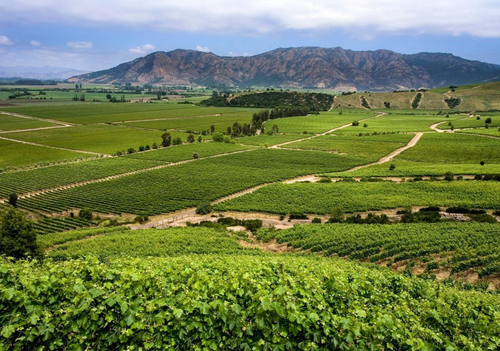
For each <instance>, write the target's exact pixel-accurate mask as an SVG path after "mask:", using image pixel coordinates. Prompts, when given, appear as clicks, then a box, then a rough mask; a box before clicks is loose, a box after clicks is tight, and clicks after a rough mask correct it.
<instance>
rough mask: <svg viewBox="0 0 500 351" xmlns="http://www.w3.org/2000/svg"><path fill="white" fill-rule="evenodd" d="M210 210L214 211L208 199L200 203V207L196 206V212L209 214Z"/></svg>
mask: <svg viewBox="0 0 500 351" xmlns="http://www.w3.org/2000/svg"><path fill="white" fill-rule="evenodd" d="M210 212H212V205H211V204H210V202H208V201H206V202H202V203H200V204H199V205H198V207H196V214H201V215H204V214H209V213H210Z"/></svg>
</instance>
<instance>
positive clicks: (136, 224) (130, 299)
mask: <svg viewBox="0 0 500 351" xmlns="http://www.w3.org/2000/svg"><path fill="white" fill-rule="evenodd" d="M61 85H63V83H61ZM109 88H110V89H111V88H113V87H109ZM96 89H97V88H96ZM113 89H119V88H118V87H114V88H113ZM158 89H159V88H158ZM162 89H167V90H168V91H169V93H168V94H169V95H168V101H166V100H167V99H166V98H165V100H163V101H161V97H162V96H165V95H164V94H162V92H158V95H157V94H156V93H155V90H154V87H151V88H150V89H149V90H150V91H149V93H148V94H132V92H131V93H130V94H129V95H130V96H133V95H138V97H139V98H141V99H142V98H145V97H147V98H148V99H149V98H152V100H151V101H149V102H146V101H147V100H146V101H144V102H142V103H111V102H109V103H107V102H102V103H101V102H92V103H90V102H89V103H87V102H74V103H71V102H70V101H69V100H67V101H54V102H47V103H44V102H40V101H27V100H28V99H24V100H25V101H23V102H19V101H17V100H16V101H13V102H12V105H14V106H11V107H5V111H6V112H15V113H19V114H22V115H26V116H33V117H35V119H29V118H21V117H15V116H12V115H6V114H5V115H4V114H0V132H1V135H0V148H1V150H2V151H1V152H0V200H1V201H0V351H4V350H5V351H7V350H19V351H21V350H59V349H64V350H167V349H168V350H170V349H171V350H219V349H220V350H367V351H368V350H443V351H452V350H497V349H500V337H499V335H500V294H499V292H500V224H499V222H500V201H499V198H500V197H499V194H500V181H499V180H500V153H499V152H498V150H499V140H498V137H500V134H499V131H498V120H500V119H499V118H500V117H499V116H500V113H499V112H494V111H490V112H481V111H476V110H474V111H473V110H471V111H466V112H467V113H462V112H459V111H456V112H455V111H449V110H447V106H446V103H445V102H444V98H445V97H446V98H448V97H452V98H453V99H460V101H461V103H460V105H458V107H455V108H456V109H457V110H458V109H462V108H464V106H470V105H471V104H473V100H472V99H471V98H469V97H468V95H467V94H469V93H470V94H472V93H473V92H474V91H480V90H481V89H482V88H481V87H480V86H474V87H473V88H471V87H469V88H466V87H463V88H462V87H458V88H456V92H455V91H453V92H449V90H448V88H444V89H445V90H442V91H441V90H439V89H437V90H436V91H432V92H429V91H424V90H421V91H405V92H398V93H371V92H362V93H360V94H357V93H346V94H342V95H340V94H339V95H337V96H336V97H335V103H334V98H333V95H329V94H316V93H309V92H307V93H299V92H294V91H291V92H288V91H287V92H285V91H278V90H279V89H280V88H273V89H271V88H269V91H264V92H257V93H255V92H250V90H249V91H248V92H247V91H245V92H243V93H242V92H241V91H238V90H237V88H235V89H234V92H233V90H228V91H227V92H226V91H222V90H219V88H215V87H214V88H191V89H189V88H186V87H183V88H182V89H178V90H179V91H175V89H174V88H169V87H165V86H164V87H163V88H162ZM228 89H229V88H228ZM274 89H276V90H274ZM472 89H474V90H472ZM151 90H153V93H152V92H151ZM304 90H305V89H304ZM103 91H104V90H103ZM188 91H189V94H188ZM200 91H203V93H200ZM236 91H238V92H236ZM313 91H322V90H320V89H314V90H313ZM324 91H327V90H324ZM64 93H66V94H67V92H62V91H61V92H56V91H49V94H64ZM163 93H165V94H167V92H163ZM170 93H172V95H170ZM493 93H495V92H493ZM493 93H492V94H493ZM92 94H94V93H92ZM99 94H100V93H97V92H96V93H95V96H98V95H99ZM190 94H192V95H193V98H192V99H191V98H190V97H189V96H190ZM470 94H469V95H470ZM496 94H497V93H496ZM176 95H182V96H183V97H182V98H180V96H176ZM54 96H55V95H54ZM210 96H212V98H211V99H209V101H205V102H204V103H203V104H196V102H200V101H201V100H203V99H206V98H209V97H210ZM470 96H472V95H470ZM488 96H489V95H488ZM128 97H129V96H128V95H127V98H128ZM361 97H363V98H362V99H361ZM33 99H34V100H39V97H37V96H33ZM188 99H189V101H187V100H188ZM412 102H413V106H412ZM362 103H363V104H364V105H366V106H367V107H369V109H361V108H360V107H361V104H362ZM9 104H10V103H9ZM207 104H212V105H218V106H205V105H207ZM16 105H17V106H16ZM235 106H236V107H235ZM491 106H496V105H495V104H491ZM277 107H283V108H281V109H280V108H277ZM398 107H399V108H401V107H405V108H406V110H398V109H397V108H398ZM412 107H413V108H412ZM263 108H264V109H267V108H274V110H272V111H268V110H262V109H263ZM428 108H430V109H433V108H434V110H425V109H428ZM439 109H442V110H439ZM2 110H4V108H3V107H2ZM308 111H309V114H307V112H308ZM472 113H475V114H474V115H472ZM477 115H479V119H478V118H477ZM271 116H272V117H277V118H275V119H271ZM293 116H297V117H293ZM37 118H38V119H37ZM488 118H489V120H488V123H486V121H487V119H488ZM44 119H46V120H44ZM57 121H63V122H64V123H66V124H68V123H70V124H69V125H65V126H61V127H58V128H49V129H38V128H43V127H50V126H54V125H55V123H57ZM235 122H238V123H239V125H238V124H237V123H236V124H234V123H235ZM440 122H442V123H440ZM249 123H253V125H252V127H251V128H249V125H248V124H249ZM243 124H246V125H245V126H244V125H243ZM461 128H465V129H461ZM467 128H472V129H467ZM18 129H28V130H26V131H16V130H18ZM442 129H446V132H443V130H442ZM452 129H453V130H452ZM14 131H15V132H14ZM166 132H168V133H169V134H170V135H168V134H166ZM164 133H165V134H164ZM6 137H7V138H10V140H6V139H5V138H6ZM2 138H4V139H2ZM13 208H17V209H16V210H14V209H13ZM31 221H33V223H31Z"/></svg>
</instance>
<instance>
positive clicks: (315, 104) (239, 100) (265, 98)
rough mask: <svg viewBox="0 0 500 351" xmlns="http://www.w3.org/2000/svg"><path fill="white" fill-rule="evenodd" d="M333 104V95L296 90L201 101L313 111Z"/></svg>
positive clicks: (208, 103)
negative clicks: (296, 107)
mask: <svg viewBox="0 0 500 351" xmlns="http://www.w3.org/2000/svg"><path fill="white" fill-rule="evenodd" d="M332 104H333V95H329V94H318V93H298V92H262V93H255V94H243V95H239V96H236V97H234V98H231V99H227V97H221V96H218V97H212V98H211V99H208V100H205V101H203V102H202V105H205V106H240V107H260V108H273V107H295V106H303V107H307V108H309V109H310V110H314V111H327V110H328V109H329V108H330V107H331V105H332Z"/></svg>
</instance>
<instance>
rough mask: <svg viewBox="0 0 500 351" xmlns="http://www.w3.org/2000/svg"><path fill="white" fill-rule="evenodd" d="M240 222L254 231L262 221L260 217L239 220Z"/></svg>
mask: <svg viewBox="0 0 500 351" xmlns="http://www.w3.org/2000/svg"><path fill="white" fill-rule="evenodd" d="M241 224H242V225H243V226H244V227H245V228H246V229H247V230H250V231H251V232H255V231H257V230H258V229H260V228H262V221H261V220H260V219H247V220H243V221H241Z"/></svg>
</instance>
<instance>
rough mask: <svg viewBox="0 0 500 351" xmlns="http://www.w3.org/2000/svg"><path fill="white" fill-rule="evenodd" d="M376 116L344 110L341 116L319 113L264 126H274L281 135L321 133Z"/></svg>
mask: <svg viewBox="0 0 500 351" xmlns="http://www.w3.org/2000/svg"><path fill="white" fill-rule="evenodd" d="M376 114H377V113H376V112H370V111H360V110H353V111H349V110H345V111H343V112H342V114H341V115H340V114H339V112H320V114H319V115H307V116H303V117H291V118H281V119H275V120H269V121H267V122H266V123H265V126H266V128H268V129H270V128H271V127H272V126H273V125H275V124H276V125H277V126H278V127H279V131H280V132H281V133H303V132H307V133H323V132H326V131H328V130H330V129H333V128H335V127H340V126H343V125H346V124H349V123H351V122H352V121H354V120H359V119H365V118H369V117H373V116H375V115H376Z"/></svg>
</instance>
